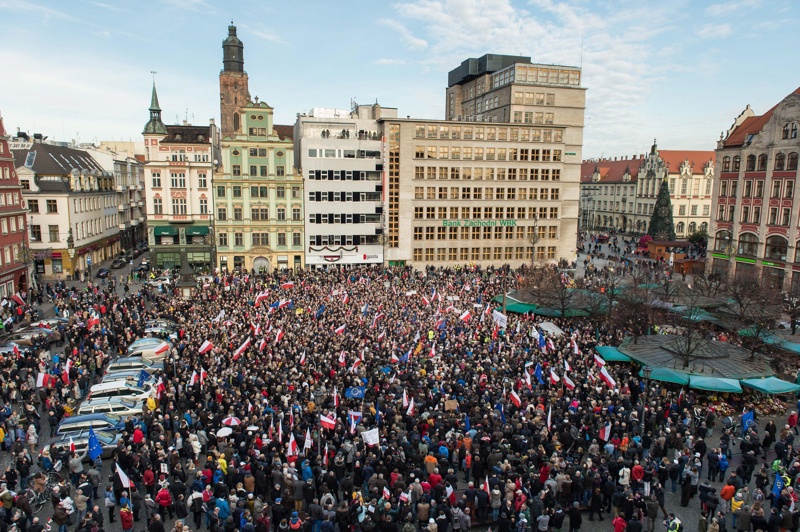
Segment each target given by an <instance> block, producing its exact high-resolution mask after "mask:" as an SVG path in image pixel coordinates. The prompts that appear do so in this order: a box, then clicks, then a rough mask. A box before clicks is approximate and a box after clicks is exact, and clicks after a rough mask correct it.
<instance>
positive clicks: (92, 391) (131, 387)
mask: <svg viewBox="0 0 800 532" xmlns="http://www.w3.org/2000/svg"><path fill="white" fill-rule="evenodd" d="M154 391H155V388H154V387H153V385H152V384H148V383H145V384H143V385H142V387H141V388H140V387H139V386H136V383H133V384H131V383H130V382H127V381H111V382H101V383H100V384H95V385H94V386H92V387H91V388H89V395H87V396H86V399H87V400H89V399H99V398H100V397H125V398H128V399H131V400H134V401H135V400H142V399H147V398H148V397H150V396H151V395H152V394H153V392H154Z"/></svg>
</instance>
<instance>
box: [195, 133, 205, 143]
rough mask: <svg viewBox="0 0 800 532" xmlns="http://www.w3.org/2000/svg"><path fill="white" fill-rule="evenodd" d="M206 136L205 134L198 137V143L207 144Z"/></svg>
mask: <svg viewBox="0 0 800 532" xmlns="http://www.w3.org/2000/svg"><path fill="white" fill-rule="evenodd" d="M205 141H206V136H205V135H203V134H200V135H197V142H205Z"/></svg>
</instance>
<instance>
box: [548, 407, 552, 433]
mask: <svg viewBox="0 0 800 532" xmlns="http://www.w3.org/2000/svg"><path fill="white" fill-rule="evenodd" d="M552 426H553V405H550V408H549V409H548V410H547V430H550V427H552Z"/></svg>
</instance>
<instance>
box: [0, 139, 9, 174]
mask: <svg viewBox="0 0 800 532" xmlns="http://www.w3.org/2000/svg"><path fill="white" fill-rule="evenodd" d="M2 147H3V146H2V144H0V148H2ZM0 153H2V152H0ZM0 179H11V168H9V167H8V166H4V167H3V171H2V172H0Z"/></svg>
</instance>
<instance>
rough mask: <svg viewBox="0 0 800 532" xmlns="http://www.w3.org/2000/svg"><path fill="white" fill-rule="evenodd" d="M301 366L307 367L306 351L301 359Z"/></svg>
mask: <svg viewBox="0 0 800 532" xmlns="http://www.w3.org/2000/svg"><path fill="white" fill-rule="evenodd" d="M300 365H301V366H305V365H306V352H305V351H303V355H302V356H301V357H300Z"/></svg>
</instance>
